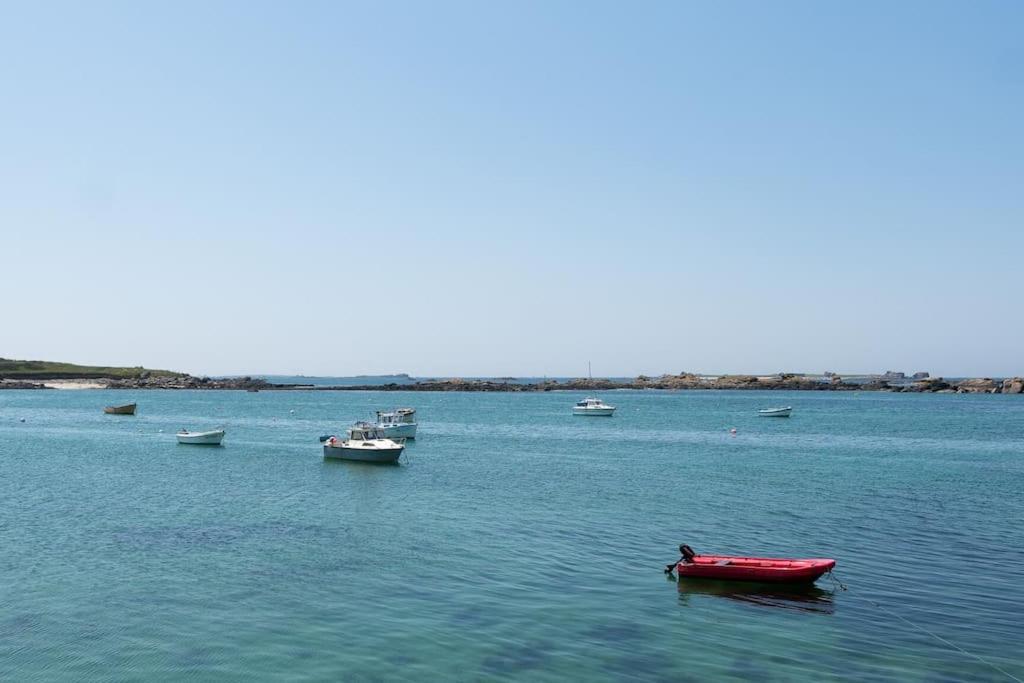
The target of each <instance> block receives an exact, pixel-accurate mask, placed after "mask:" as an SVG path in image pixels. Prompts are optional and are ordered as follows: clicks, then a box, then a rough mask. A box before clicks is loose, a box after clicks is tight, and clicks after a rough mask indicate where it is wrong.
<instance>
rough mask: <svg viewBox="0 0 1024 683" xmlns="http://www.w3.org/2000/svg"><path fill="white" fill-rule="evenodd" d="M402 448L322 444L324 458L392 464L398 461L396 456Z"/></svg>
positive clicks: (400, 452)
mask: <svg viewBox="0 0 1024 683" xmlns="http://www.w3.org/2000/svg"><path fill="white" fill-rule="evenodd" d="M404 450H405V448H404V447H401V446H400V447H398V448H366V447H361V446H352V447H346V446H342V445H340V444H338V445H335V446H331V445H330V444H324V459H325V460H350V461H352V462H375V463H380V464H394V463H396V462H398V458H399V457H400V456H401V455H402V451H404Z"/></svg>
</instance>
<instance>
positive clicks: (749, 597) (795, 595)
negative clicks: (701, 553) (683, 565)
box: [668, 575, 835, 614]
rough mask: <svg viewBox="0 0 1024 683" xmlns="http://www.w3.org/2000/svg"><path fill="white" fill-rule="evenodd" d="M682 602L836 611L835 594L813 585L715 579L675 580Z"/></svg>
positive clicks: (672, 580)
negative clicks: (713, 600) (699, 599)
mask: <svg viewBox="0 0 1024 683" xmlns="http://www.w3.org/2000/svg"><path fill="white" fill-rule="evenodd" d="M668 580H669V581H671V582H673V583H675V584H676V586H677V589H678V591H679V601H680V603H682V604H684V605H685V604H688V603H689V600H690V598H691V597H694V596H699V595H707V596H713V597H717V598H725V599H727V600H734V601H736V602H742V603H745V604H747V605H752V606H754V607H766V608H776V609H788V610H795V611H798V612H815V613H818V614H832V613H833V612H835V601H834V599H833V598H834V593H833V591H829V590H824V589H822V588H818V587H817V586H815V585H814V584H792V585H787V584H778V583H756V582H750V581H717V580H714V579H691V578H683V579H679V578H675V577H672V576H671V575H670V576H669V579H668Z"/></svg>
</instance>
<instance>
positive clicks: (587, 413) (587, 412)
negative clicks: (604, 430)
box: [572, 408, 615, 417]
mask: <svg viewBox="0 0 1024 683" xmlns="http://www.w3.org/2000/svg"><path fill="white" fill-rule="evenodd" d="M572 414H573V415H582V416H583V417H611V416H612V415H614V414H615V408H573V409H572Z"/></svg>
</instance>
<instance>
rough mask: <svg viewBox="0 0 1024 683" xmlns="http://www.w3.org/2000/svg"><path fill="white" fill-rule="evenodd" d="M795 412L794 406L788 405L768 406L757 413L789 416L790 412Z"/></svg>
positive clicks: (763, 415)
mask: <svg viewBox="0 0 1024 683" xmlns="http://www.w3.org/2000/svg"><path fill="white" fill-rule="evenodd" d="M792 412H793V407H792V406H786V407H785V408H766V409H765V410H759V411H757V414H758V415H760V416H761V417H789V414H790V413H792Z"/></svg>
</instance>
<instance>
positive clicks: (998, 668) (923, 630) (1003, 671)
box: [828, 572, 1024, 683]
mask: <svg viewBox="0 0 1024 683" xmlns="http://www.w3.org/2000/svg"><path fill="white" fill-rule="evenodd" d="M828 577H829V578H830V579H831V580H832V582H833V583H834V584H835V585H836V586H838V587H839V589H840V590H843V591H847V592H848V589H847V587H846V586H845V585H843V582H842V581H840V580H839V579H838V578H837V577H836V576H834V575H833V574H832V572H829V573H828ZM850 595H852V596H854V597H856V598H860V599H862V600H866V601H867V602H870V603H871V604H872V605H874V606H875V607H877V608H878V609H880V610H882V611H883V612H885V613H886V614H889V615H890V616H893V617H896V618H897V619H899V620H900V621H902V622H903V623H905V624H907V625H908V626H910V627H912V628H915V629H917V630H918V631H920V632H921V633H925V634H927V635H929V636H931V637H932V638H934V639H935V640H937V641H939V642H940V643H944V644H945V645H947V646H949V647H951V648H953V649H954V650H956V651H957V652H960V653H961V654H964V655H967V656H968V657H971V658H973V659H976V660H978V661H979V662H981V663H982V664H984V665H986V666H989V667H991V668H992V669H994V670H995V671H998V672H999V673H1001V674H1003V675H1004V676H1006V677H1007V678H1009V679H1010V680H1012V681H1016V682H1017V683H1024V681H1022V680H1021V679H1019V678H1017V677H1016V676H1014V675H1013V674H1012V673H1010V672H1009V671H1007V670H1006V669H1004V668H1003V667H1001V666H999V665H998V664H995V663H994V662H991V661H989V660H987V659H985V658H984V657H982V656H981V655H976V654H974V653H973V652H968V651H967V650H965V649H963V648H962V647H960V646H959V645H957V644H956V643H953V642H950V641H948V640H946V639H945V638H943V637H942V636H940V635H939V634H937V633H935V632H934V631H929V630H928V629H926V628H925V627H924V626H919V625H918V624H915V623H914V622H912V621H911V620H910V619H907V618H906V617H904V616H903V615H901V614H898V613H897V612H893V611H892V610H891V609H889V608H888V607H885V606H884V605H882V604H880V603H878V602H876V601H875V600H872V599H871V598H869V597H867V596H866V595H858V594H857V593H850Z"/></svg>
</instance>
